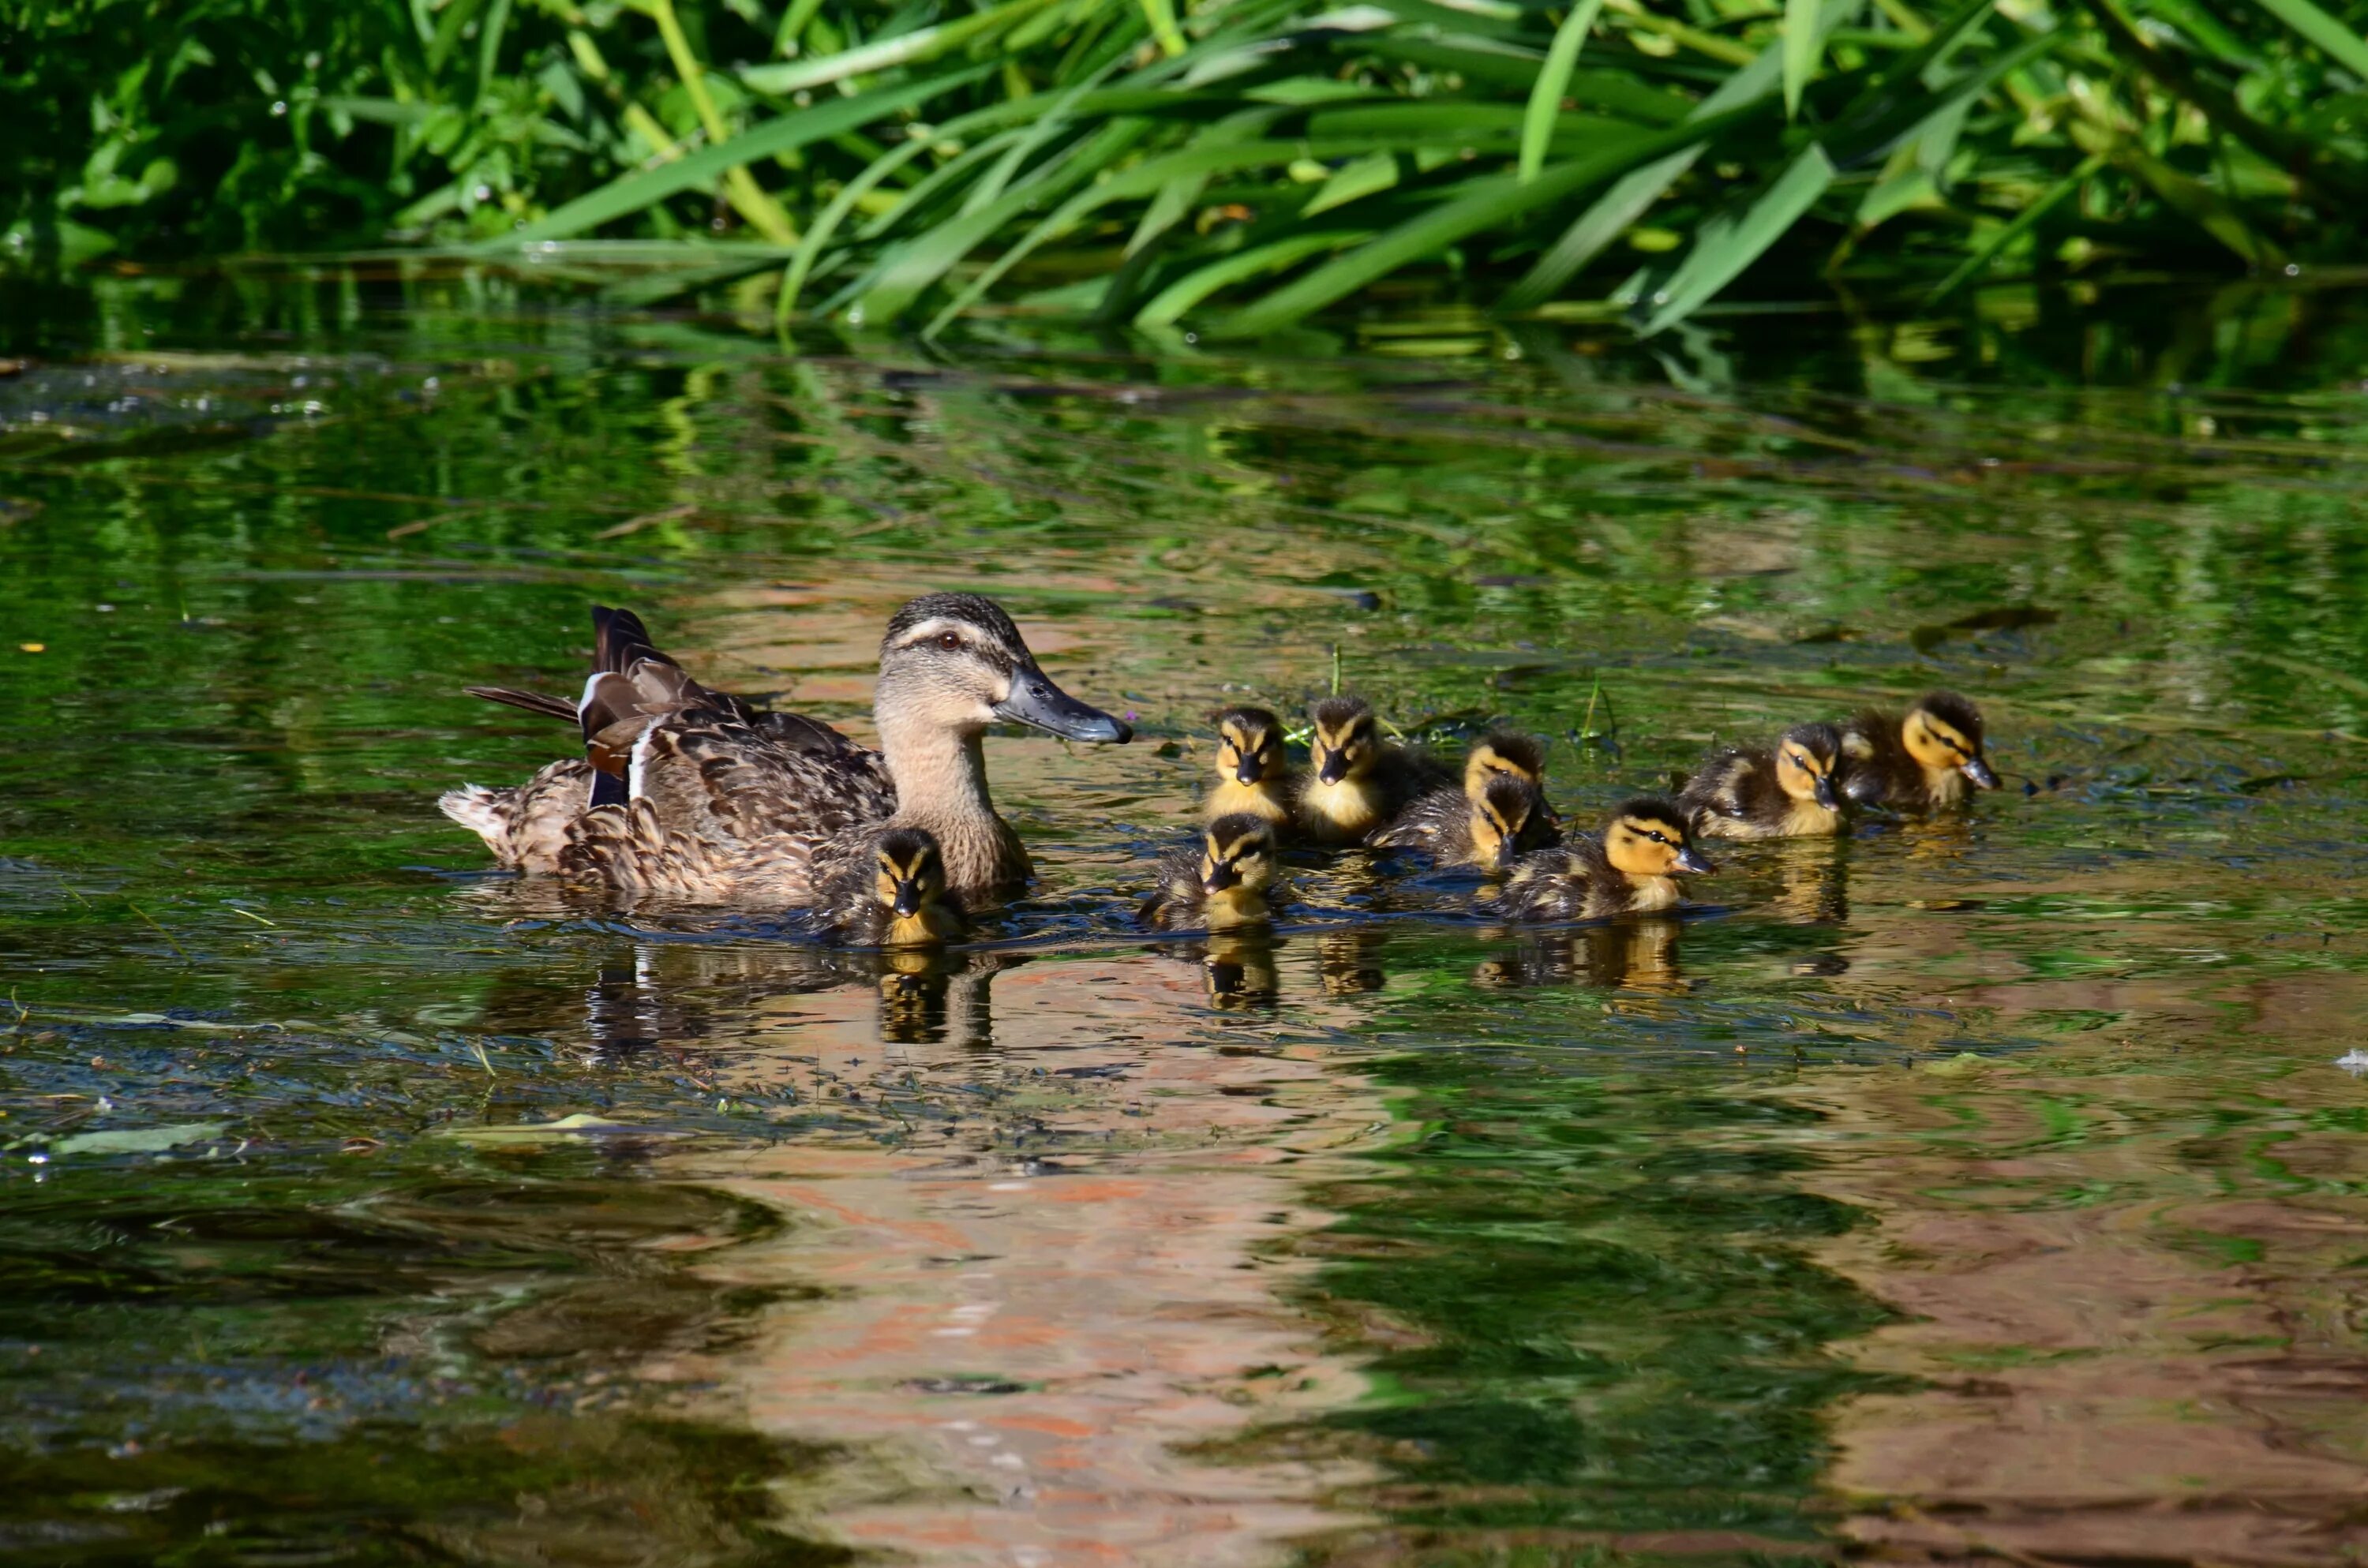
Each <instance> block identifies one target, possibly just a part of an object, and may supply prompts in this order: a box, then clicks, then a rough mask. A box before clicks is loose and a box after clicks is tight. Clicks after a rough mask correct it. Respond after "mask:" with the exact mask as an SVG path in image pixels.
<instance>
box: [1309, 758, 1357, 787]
mask: <svg viewBox="0 0 2368 1568" xmlns="http://www.w3.org/2000/svg"><path fill="white" fill-rule="evenodd" d="M1315 777H1316V778H1318V779H1319V780H1321V781H1322V782H1324V783H1326V784H1338V782H1340V780H1342V779H1343V778H1348V777H1349V754H1348V753H1346V752H1338V751H1327V752H1326V753H1325V754H1324V757H1323V760H1322V761H1320V762H1318V763H1317V764H1316V765H1315Z"/></svg>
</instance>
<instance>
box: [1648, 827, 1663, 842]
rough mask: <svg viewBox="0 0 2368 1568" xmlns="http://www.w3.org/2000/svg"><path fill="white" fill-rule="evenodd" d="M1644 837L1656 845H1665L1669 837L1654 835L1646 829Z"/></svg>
mask: <svg viewBox="0 0 2368 1568" xmlns="http://www.w3.org/2000/svg"><path fill="white" fill-rule="evenodd" d="M1645 837H1647V838H1649V839H1651V840H1652V841H1653V842H1654V843H1656V844H1667V843H1668V841H1669V835H1668V834H1666V833H1656V832H1654V831H1653V830H1652V829H1650V828H1646V829H1645Z"/></svg>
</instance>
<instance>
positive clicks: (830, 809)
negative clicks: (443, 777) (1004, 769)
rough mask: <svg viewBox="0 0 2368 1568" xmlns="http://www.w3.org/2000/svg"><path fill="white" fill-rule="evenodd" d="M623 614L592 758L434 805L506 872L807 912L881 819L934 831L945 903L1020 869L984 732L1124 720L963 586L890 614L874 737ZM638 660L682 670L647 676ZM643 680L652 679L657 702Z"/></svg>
mask: <svg viewBox="0 0 2368 1568" xmlns="http://www.w3.org/2000/svg"><path fill="white" fill-rule="evenodd" d="M609 613H610V615H611V616H612V617H613V615H614V614H615V612H609ZM625 619H627V620H628V621H630V622H631V630H632V632H633V633H635V635H633V636H624V635H619V636H617V637H615V638H611V637H609V636H608V635H606V629H607V627H608V626H609V625H612V624H615V622H614V621H613V619H612V620H610V621H604V622H603V623H602V625H603V630H604V635H603V638H602V645H601V647H600V650H599V655H598V660H599V663H600V664H601V665H603V666H604V667H603V668H601V669H600V670H598V671H596V673H595V676H594V678H593V681H592V683H591V684H590V685H587V687H586V698H585V700H584V702H583V703H582V704H580V705H579V708H578V712H579V715H580V717H581V720H582V722H583V724H584V727H585V729H586V731H587V732H588V733H587V737H586V744H587V752H588V755H589V756H590V759H591V762H590V765H589V766H586V764H583V763H572V764H569V763H563V764H556V765H553V766H552V767H546V768H544V769H543V770H542V771H541V772H540V773H538V774H537V775H536V776H535V777H534V778H532V779H530V780H529V782H528V783H527V784H526V785H525V786H523V787H521V788H520V789H518V790H487V789H484V788H482V787H479V786H473V785H472V786H470V787H468V788H466V789H462V790H454V791H452V792H451V793H450V794H448V795H447V796H445V797H444V799H443V801H442V802H441V804H442V806H443V809H444V812H445V814H446V815H448V816H450V817H451V818H452V819H453V820H455V821H456V822H460V823H461V824H463V825H465V826H468V827H470V828H472V830H474V831H475V832H476V833H477V834H478V835H479V836H480V837H481V838H483V839H484V841H485V843H486V845H487V846H488V847H490V848H491V849H492V850H493V851H494V854H495V858H496V859H497V860H498V861H500V862H501V863H502V864H503V865H505V866H506V867H509V868H511V869H518V870H521V871H528V872H556V873H558V874H559V875H562V876H564V877H567V878H570V879H572V880H575V881H584V882H588V883H592V884H595V885H598V886H604V887H609V888H615V889H618V890H620V891H624V892H642V893H655V894H661V895H666V896H669V897H676V898H682V899H687V900H694V901H700V902H710V901H726V900H739V899H761V900H764V901H766V902H769V903H785V904H788V905H791V906H792V907H798V908H811V907H813V906H814V905H815V904H816V903H819V902H821V901H823V900H824V899H825V896H826V893H827V890H828V889H829V888H830V886H831V885H832V883H833V881H834V879H835V878H837V876H838V875H840V874H841V873H842V872H844V871H845V870H847V869H848V868H849V867H850V866H853V865H856V864H859V863H860V862H862V861H863V860H864V858H866V857H867V856H868V855H869V853H870V851H871V847H872V844H873V839H874V836H875V835H877V833H878V832H879V830H880V829H881V828H882V827H886V826H897V827H914V828H920V829H923V830H925V831H927V832H928V834H929V835H931V836H932V837H933V838H934V839H935V840H936V842H937V844H938V845H939V848H940V850H941V851H942V853H943V856H944V860H945V865H946V870H947V876H948V881H949V884H950V886H951V890H952V892H953V895H954V896H955V897H956V898H957V899H979V898H991V897H994V896H996V895H998V894H1000V893H1003V892H1008V891H1009V890H1011V889H1012V888H1014V887H1016V886H1018V885H1019V884H1020V883H1023V882H1024V881H1026V880H1027V878H1028V875H1029V872H1030V866H1029V861H1028V855H1027V851H1026V850H1025V849H1024V848H1022V847H1021V846H1020V843H1019V835H1017V834H1015V833H1014V832H1013V831H1012V830H1011V826H1010V824H1008V823H1006V822H1005V821H1004V820H1003V819H1002V817H1000V816H999V815H997V814H996V811H995V808H994V805H993V803H992V801H990V800H989V798H988V795H987V789H986V767H985V756H984V753H983V749H982V746H981V737H982V736H983V734H984V733H985V729H986V726H987V725H988V724H989V723H992V722H996V721H998V720H1004V719H1016V720H1019V721H1020V722H1028V723H1032V724H1036V725H1037V726H1038V727H1040V728H1045V729H1049V730H1052V731H1053V733H1061V734H1067V735H1069V736H1071V738H1076V739H1082V740H1089V741H1109V740H1123V739H1125V738H1126V737H1127V734H1128V733H1129V732H1128V731H1127V729H1126V726H1124V725H1123V724H1121V723H1119V722H1117V721H1115V720H1113V719H1111V718H1110V716H1109V715H1108V714H1104V713H1100V712H1099V711H1097V710H1093V709H1090V708H1087V707H1086V706H1085V705H1084V704H1082V703H1079V702H1077V701H1076V699H1072V698H1070V697H1069V696H1068V695H1067V694H1066V693H1064V692H1062V691H1061V690H1060V689H1059V688H1058V687H1054V686H1053V684H1052V682H1051V681H1050V680H1049V679H1048V678H1047V677H1046V676H1044V675H1043V673H1042V671H1041V670H1039V669H1038V668H1037V667H1036V665H1035V661H1034V659H1033V658H1032V656H1030V653H1028V648H1027V644H1026V643H1025V642H1023V641H1022V640H1021V639H1020V636H1019V629H1018V628H1017V627H1015V626H1013V625H1012V624H1011V620H1010V618H1009V617H1008V616H1007V615H1005V614H1004V613H1003V611H1002V610H1001V609H1000V608H998V607H996V605H995V604H993V603H992V602H991V601H989V600H986V599H983V598H980V597H977V596H975V595H970V594H932V595H928V596H925V597H921V598H917V599H915V600H913V601H911V602H910V603H908V604H906V605H905V607H904V608H901V609H899V610H898V611H897V612H896V615H895V616H894V618H893V619H891V620H890V622H889V626H888V631H887V634H886V636H885V637H883V638H882V643H881V669H880V684H879V687H878V698H877V701H876V704H875V710H874V711H875V717H876V719H877V721H878V723H879V727H880V734H881V742H882V747H881V749H880V750H879V751H873V750H871V749H870V748H868V747H864V746H859V745H857V744H855V743H853V742H852V741H849V740H848V739H847V737H845V736H844V735H841V734H840V733H838V732H837V731H836V730H833V729H831V728H830V727H829V726H828V725H826V724H824V723H821V722H818V721H815V720H811V719H805V718H802V717H800V716H797V715H793V714H792V715H780V714H758V713H756V712H755V711H754V710H751V709H749V707H748V705H747V704H746V703H745V702H742V701H741V700H740V699H736V698H729V697H726V696H724V695H723V694H721V693H712V692H709V691H707V689H706V688H704V687H698V686H696V683H692V682H690V681H689V678H688V677H687V676H680V672H679V670H678V668H677V667H676V666H674V665H673V663H672V661H671V660H666V659H665V656H664V655H663V654H658V653H656V652H655V649H650V648H648V646H647V643H646V639H645V637H643V636H640V635H639V634H638V633H639V626H640V623H639V622H638V621H637V620H632V619H631V618H630V617H627V618H625ZM654 665H658V666H662V667H663V670H672V671H673V672H674V676H679V677H680V678H679V679H678V680H677V679H675V678H672V677H667V676H664V675H663V673H662V671H661V673H660V674H659V675H655V676H653V675H652V673H651V671H652V667H653V666H654ZM618 666H622V667H618ZM612 676H623V677H625V678H624V680H623V682H622V684H621V685H620V683H618V682H616V681H614V680H609V678H608V677H612ZM653 685H655V686H657V687H662V688H664V689H661V690H659V691H658V692H657V693H656V695H655V697H653V696H652V695H651V693H650V692H649V690H647V689H646V688H648V687H651V686H653ZM506 700H507V699H506ZM544 706H545V707H547V708H553V709H555V708H556V707H557V706H558V704H557V702H556V701H555V699H554V700H553V701H552V702H550V703H547V704H544ZM620 709H624V710H628V711H623V712H621V713H620V712H619V711H618V710H620ZM620 785H621V788H620ZM578 790H581V791H582V792H581V793H580V794H579V793H578ZM609 797H617V798H613V799H611V798H609ZM571 812H572V813H573V814H572V815H571V814H570V813H571Z"/></svg>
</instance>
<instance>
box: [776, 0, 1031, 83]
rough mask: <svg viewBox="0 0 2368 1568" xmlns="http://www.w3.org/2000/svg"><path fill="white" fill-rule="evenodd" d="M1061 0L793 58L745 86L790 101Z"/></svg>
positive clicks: (936, 51) (1018, 2)
mask: <svg viewBox="0 0 2368 1568" xmlns="http://www.w3.org/2000/svg"><path fill="white" fill-rule="evenodd" d="M1059 3H1060V0H1005V4H1003V5H1000V6H994V7H992V8H991V9H988V10H985V11H981V12H979V13H978V14H977V15H975V16H971V17H962V19H961V20H960V21H953V22H940V23H939V24H938V25H937V26H935V27H928V28H915V29H914V30H913V31H911V32H908V33H899V34H897V35H896V36H895V37H894V38H886V39H882V40H879V41H878V42H876V43H865V44H858V45H857V46H856V47H855V48H853V49H842V50H840V51H837V53H835V54H825V55H822V56H820V57H819V58H817V59H814V60H793V61H790V62H786V63H783V64H778V65H748V66H744V67H742V68H741V71H740V80H741V82H742V84H743V85H746V86H747V87H749V88H752V89H753V90H755V91H757V92H759V93H768V94H771V95H772V96H773V97H789V96H790V95H791V93H797V92H803V91H805V90H806V89H808V88H812V87H826V86H828V85H830V84H832V83H833V82H843V81H845V80H846V79H847V78H848V77H849V76H864V75H869V74H871V73H872V72H874V71H885V70H887V69H888V68H889V67H891V66H894V65H917V64H920V63H921V62H924V61H928V60H934V59H936V58H937V57H938V56H939V55H941V54H944V53H947V52H948V51H951V50H956V49H960V48H962V47H963V46H964V45H967V44H970V43H973V42H974V41H976V40H979V39H980V38H983V37H985V35H987V34H989V33H992V32H995V31H997V30H998V29H1000V28H1008V27H1011V26H1013V25H1015V24H1016V23H1019V22H1020V21H1022V20H1024V19H1025V18H1026V17H1028V16H1030V14H1031V13H1033V12H1036V11H1039V10H1042V8H1043V7H1045V6H1051V5H1057V4H1059Z"/></svg>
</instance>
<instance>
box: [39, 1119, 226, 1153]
mask: <svg viewBox="0 0 2368 1568" xmlns="http://www.w3.org/2000/svg"><path fill="white" fill-rule="evenodd" d="M229 1125H230V1124H229V1123H228V1122H226V1121H182V1122H176V1123H174V1124H173V1125H172V1126H170V1127H141V1128H124V1129H121V1130H119V1131H110V1132H77V1133H75V1134H74V1136H73V1137H71V1138H61V1139H59V1140H58V1141H57V1142H54V1143H52V1144H51V1145H50V1153H51V1154H52V1155H59V1154H161V1153H164V1152H165V1150H167V1149H178V1148H180V1147H182V1146H183V1145H185V1144H189V1143H211V1142H213V1141H214V1140H215V1139H217V1138H220V1137H221V1136H222V1130H223V1129H224V1128H226V1127H228V1126H229Z"/></svg>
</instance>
